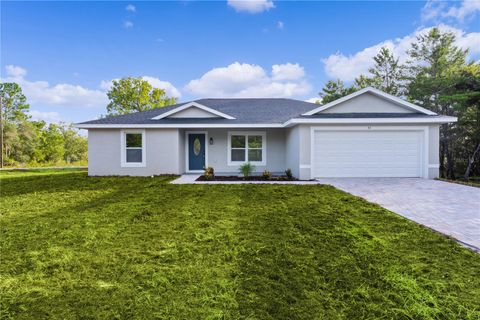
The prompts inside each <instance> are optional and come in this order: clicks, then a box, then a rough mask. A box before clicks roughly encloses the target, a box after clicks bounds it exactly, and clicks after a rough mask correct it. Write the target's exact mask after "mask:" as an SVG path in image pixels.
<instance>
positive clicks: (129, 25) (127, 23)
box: [123, 21, 133, 29]
mask: <svg viewBox="0 0 480 320" xmlns="http://www.w3.org/2000/svg"><path fill="white" fill-rule="evenodd" d="M123 26H124V27H125V28H126V29H130V28H133V22H132V21H125V22H124V23H123Z"/></svg>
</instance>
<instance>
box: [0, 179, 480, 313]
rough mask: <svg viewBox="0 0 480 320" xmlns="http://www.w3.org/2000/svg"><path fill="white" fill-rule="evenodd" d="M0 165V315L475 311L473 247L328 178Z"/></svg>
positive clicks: (479, 284) (479, 288)
mask: <svg viewBox="0 0 480 320" xmlns="http://www.w3.org/2000/svg"><path fill="white" fill-rule="evenodd" d="M0 175H1V200H0V205H1V206H0V208H1V213H2V215H1V220H0V227H1V235H0V236H1V238H0V246H1V247H0V250H1V252H0V253H1V260H0V276H1V278H0V303H1V310H0V318H2V319H10V318H11V319H46V318H48V319H151V318H168V319H238V318H247V319H378V318H381V319H479V318H480V309H479V308H480V304H479V301H480V274H479V272H480V255H478V254H475V253H473V252H471V251H469V250H467V249H465V248H463V247H461V246H459V245H457V244H456V243H455V242H453V241H451V240H449V239H447V238H445V237H443V236H441V235H439V234H437V233H435V232H432V231H430V230H428V229H425V228H423V227H421V226H419V225H417V224H415V223H412V222H410V221H408V220H405V219H403V218H402V217H400V216H397V215H395V214H393V213H390V212H388V211H386V210H384V209H382V208H380V207H378V206H376V205H373V204H370V203H368V202H366V201H364V200H362V199H360V198H356V197H354V196H351V195H349V194H347V193H344V192H341V191H339V190H336V189H334V188H333V187H329V186H312V185H310V186H297V185H170V184H168V183H167V182H168V181H169V180H170V179H172V178H171V177H154V178H128V177H116V178H113V177H112V178H106V177H105V178H92V177H90V178H89V177H87V176H86V173H85V172H84V171H68V170H63V171H42V172H14V173H9V172H2V173H0Z"/></svg>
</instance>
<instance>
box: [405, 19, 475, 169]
mask: <svg viewBox="0 0 480 320" xmlns="http://www.w3.org/2000/svg"><path fill="white" fill-rule="evenodd" d="M454 42H455V36H454V34H453V33H451V32H441V31H440V30H439V29H438V28H432V29H431V30H430V31H429V32H428V33H427V34H425V35H419V36H418V37H417V40H416V42H414V43H412V45H411V48H410V50H408V54H409V56H410V60H409V61H408V80H409V83H408V86H407V89H408V97H409V99H410V100H412V101H414V102H415V103H416V104H418V105H420V106H422V107H424V108H426V109H429V110H432V111H434V112H437V113H440V114H444V115H449V116H454V115H455V110H454V108H453V107H452V103H451V101H448V100H445V99H443V100H442V99H441V96H446V95H448V94H449V93H450V92H451V89H452V75H454V74H455V70H459V69H461V68H462V67H463V66H464V65H465V59H466V55H467V51H466V50H462V49H460V48H458V47H456V46H455V45H454ZM454 127H455V124H444V125H442V127H441V132H440V171H441V173H442V175H443V176H445V177H447V178H450V179H455V168H454V152H455V150H454V148H455V146H454V144H453V139H452V137H453V128H454Z"/></svg>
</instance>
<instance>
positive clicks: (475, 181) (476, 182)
mask: <svg viewBox="0 0 480 320" xmlns="http://www.w3.org/2000/svg"><path fill="white" fill-rule="evenodd" d="M437 180H440V181H445V182H450V183H457V184H463V185H465V186H470V187H476V188H480V178H478V177H475V178H472V179H469V180H465V179H457V180H450V179H444V178H438V179H437Z"/></svg>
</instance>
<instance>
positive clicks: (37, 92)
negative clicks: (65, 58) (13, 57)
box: [1, 65, 107, 107]
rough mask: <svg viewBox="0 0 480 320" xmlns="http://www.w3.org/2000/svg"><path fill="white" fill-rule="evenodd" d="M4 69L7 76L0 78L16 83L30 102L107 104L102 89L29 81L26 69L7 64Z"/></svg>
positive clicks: (83, 104) (73, 104)
mask: <svg viewBox="0 0 480 320" xmlns="http://www.w3.org/2000/svg"><path fill="white" fill-rule="evenodd" d="M5 69H6V71H7V77H6V78H3V79H1V80H2V81H5V82H16V83H18V84H19V85H20V86H21V87H22V90H23V93H24V94H25V96H26V97H27V101H28V102H29V103H30V104H50V105H64V106H68V107H70V106H80V107H99V106H102V107H103V106H105V105H106V104H107V96H106V95H105V92H103V91H100V90H91V89H87V88H84V87H82V86H79V85H72V84H66V83H59V84H56V85H50V84H49V83H48V82H47V81H30V80H27V79H26V78H25V75H26V74H27V71H26V70H25V69H23V68H21V67H18V66H12V65H9V66H6V67H5Z"/></svg>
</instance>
